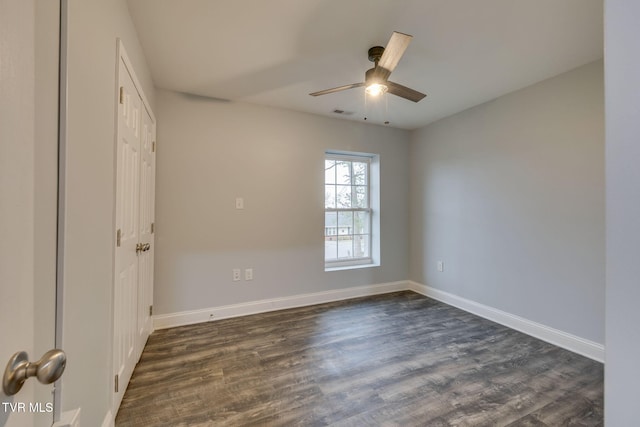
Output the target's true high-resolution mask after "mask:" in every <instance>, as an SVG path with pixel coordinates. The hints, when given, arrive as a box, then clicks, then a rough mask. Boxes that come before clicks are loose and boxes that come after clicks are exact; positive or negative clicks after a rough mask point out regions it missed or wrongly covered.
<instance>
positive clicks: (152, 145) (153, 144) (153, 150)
mask: <svg viewBox="0 0 640 427" xmlns="http://www.w3.org/2000/svg"><path fill="white" fill-rule="evenodd" d="M151 152H152V153H155V152H156V142H155V141H153V142H152V143H151Z"/></svg>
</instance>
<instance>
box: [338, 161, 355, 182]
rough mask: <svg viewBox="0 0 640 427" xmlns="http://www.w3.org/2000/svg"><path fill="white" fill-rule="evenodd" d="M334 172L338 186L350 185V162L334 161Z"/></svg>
mask: <svg viewBox="0 0 640 427" xmlns="http://www.w3.org/2000/svg"><path fill="white" fill-rule="evenodd" d="M336 172H337V174H336V180H337V183H338V184H351V162H341V161H336Z"/></svg>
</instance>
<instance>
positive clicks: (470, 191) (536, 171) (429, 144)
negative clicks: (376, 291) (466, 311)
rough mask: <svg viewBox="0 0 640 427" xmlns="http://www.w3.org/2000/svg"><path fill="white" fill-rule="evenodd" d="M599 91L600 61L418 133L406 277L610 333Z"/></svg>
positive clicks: (586, 331)
mask: <svg viewBox="0 0 640 427" xmlns="http://www.w3.org/2000/svg"><path fill="white" fill-rule="evenodd" d="M603 96H604V94H603V71H602V61H598V62H595V63H592V64H588V65H586V66H583V67H580V68H578V69H576V70H573V71H570V72H568V73H565V74H562V75H560V76H557V77H554V78H551V79H548V80H545V81H543V82H541V83H538V84H535V85H533V86H530V87H527V88H525V89H522V90H520V91H517V92H514V93H511V94H508V95H505V96H503V97H500V98H498V99H496V100H494V101H491V102H488V103H485V104H482V105H480V106H478V107H474V108H471V109H469V110H466V111H463V112H461V113H459V114H456V115H454V116H451V117H448V118H446V119H442V120H440V121H438V122H435V123H433V124H431V125H429V126H427V127H425V128H422V129H420V130H418V131H416V132H414V133H413V134H412V137H411V145H410V158H411V168H410V169H411V179H410V182H411V191H410V200H411V207H410V215H411V225H410V230H411V239H410V253H411V263H410V278H411V279H412V280H414V281H416V282H419V283H422V284H426V285H428V286H432V287H434V288H437V289H440V290H443V291H446V292H450V293H452V294H455V295H458V296H461V297H464V298H467V299H470V300H473V301H476V302H479V303H481V304H485V305H488V306H491V307H494V308H497V309H500V310H503V311H506V312H508V313H511V314H515V315H518V316H521V317H524V318H526V319H529V320H533V321H536V322H539V323H541V324H544V325H547V326H550V327H553V328H557V329H560V330H562V331H565V332H568V333H571V334H574V335H577V336H579V337H582V338H586V339H589V340H592V341H595V342H597V343H604V293H605V288H604V281H605V279H604V277H605V269H604V251H605V245H604V210H605V205H604V123H603V122H604V110H603V109H604V105H603ZM439 260H442V261H444V263H445V268H444V272H442V273H439V272H437V269H436V265H437V261H439Z"/></svg>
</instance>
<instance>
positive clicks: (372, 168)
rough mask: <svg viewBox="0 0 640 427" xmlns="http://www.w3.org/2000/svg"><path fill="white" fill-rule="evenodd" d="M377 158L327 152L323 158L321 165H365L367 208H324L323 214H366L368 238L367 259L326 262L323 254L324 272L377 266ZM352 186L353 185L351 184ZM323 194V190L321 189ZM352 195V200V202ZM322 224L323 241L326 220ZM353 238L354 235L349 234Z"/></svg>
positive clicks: (324, 183) (359, 154)
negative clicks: (355, 163)
mask: <svg viewBox="0 0 640 427" xmlns="http://www.w3.org/2000/svg"><path fill="white" fill-rule="evenodd" d="M377 158H378V156H376V155H375V154H369V153H351V152H340V151H327V152H326V153H325V156H324V160H323V164H324V163H325V161H326V160H336V161H341V160H343V161H349V162H359V163H367V177H366V187H367V201H368V207H367V208H357V207H351V208H327V207H325V209H324V212H325V214H326V213H327V212H354V213H355V212H367V213H368V214H369V221H368V226H369V229H368V230H367V235H368V237H369V239H368V240H369V242H368V245H369V248H368V254H369V256H367V257H361V258H349V259H338V260H335V261H326V253H324V251H323V253H324V258H325V271H333V270H344V269H351V268H362V267H372V266H377V265H379V243H378V242H379V240H378V239H379V220H378V218H379V215H377V212H376V210H377V208H378V200H379V197H378V196H377V191H375V190H377V188H375V189H374V185H377V183H378V180H379V179H378V178H377V177H374V175H375V174H377V173H379V167H378V164H377ZM326 185H327V182H326V178H323V187H325V186H326ZM352 185H353V184H352ZM323 193H324V188H323ZM353 197H354V195H353V193H352V200H353ZM323 223H324V232H323V239H325V238H326V237H327V236H328V235H327V227H326V220H324V221H323ZM336 232H337V234H336V235H340V234H339V230H336ZM351 235H352V236H354V235H355V234H351Z"/></svg>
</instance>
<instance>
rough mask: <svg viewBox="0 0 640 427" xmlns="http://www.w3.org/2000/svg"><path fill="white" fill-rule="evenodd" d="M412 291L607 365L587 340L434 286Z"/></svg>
mask: <svg viewBox="0 0 640 427" xmlns="http://www.w3.org/2000/svg"><path fill="white" fill-rule="evenodd" d="M408 283H409V287H408V289H409V290H412V291H414V292H417V293H419V294H422V295H424V296H427V297H429V298H433V299H435V300H438V301H440V302H443V303H445V304H449V305H452V306H454V307H457V308H459V309H462V310H464V311H467V312H469V313H472V314H475V315H477V316H480V317H484V318H485V319H489V320H491V321H494V322H496V323H500V324H501V325H504V326H507V327H509V328H511V329H515V330H516V331H520V332H523V333H525V334H527V335H531V336H532V337H535V338H538V339H541V340H543V341H546V342H548V343H551V344H554V345H557V346H558V347H562V348H564V349H567V350H569V351H572V352H574V353H578V354H581V355H583V356H585V357H588V358H590V359H593V360H595V361H598V362H601V363H604V346H603V345H602V344H598V343H596V342H593V341H589V340H586V339H584V338H580V337H577V336H575V335H572V334H569V333H566V332H563V331H560V330H558V329H554V328H550V327H549V326H545V325H542V324H540V323H536V322H533V321H531V320H528V319H525V318H523V317H519V316H516V315H513V314H510V313H507V312H505V311H502V310H498V309H496V308H493V307H489V306H487V305H484V304H480V303H477V302H475V301H471V300H468V299H466V298H462V297H459V296H457V295H454V294H450V293H449V292H445V291H441V290H438V289H435V288H432V287H430V286H426V285H423V284H421V283H416V282H413V281H409V282H408Z"/></svg>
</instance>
